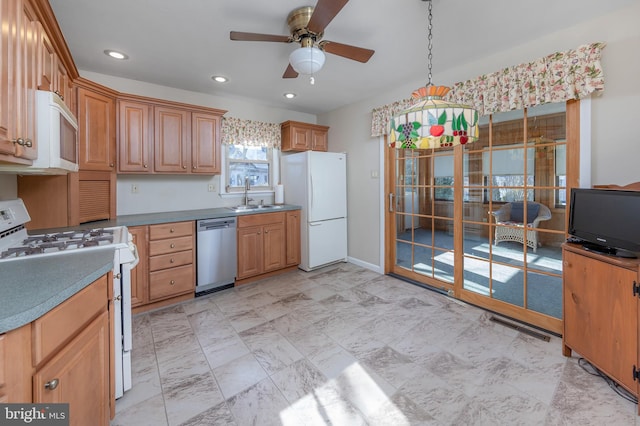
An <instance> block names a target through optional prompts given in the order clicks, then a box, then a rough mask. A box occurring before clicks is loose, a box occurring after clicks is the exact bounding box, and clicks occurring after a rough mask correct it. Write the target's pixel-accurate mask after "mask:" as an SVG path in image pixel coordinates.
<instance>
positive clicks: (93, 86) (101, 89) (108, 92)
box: [73, 77, 120, 98]
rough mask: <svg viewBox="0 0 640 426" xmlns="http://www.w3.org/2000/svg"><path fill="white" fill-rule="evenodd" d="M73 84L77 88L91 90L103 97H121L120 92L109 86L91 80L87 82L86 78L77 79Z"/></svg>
mask: <svg viewBox="0 0 640 426" xmlns="http://www.w3.org/2000/svg"><path fill="white" fill-rule="evenodd" d="M73 84H74V85H75V86H77V87H82V88H83V89H87V90H91V91H92V92H98V93H100V94H102V95H105V96H110V97H113V98H117V97H118V96H119V95H120V92H118V91H116V90H114V89H111V88H109V87H107V86H103V85H101V84H98V83H95V82H93V81H91V80H87V79H86V78H84V77H78V78H77V79H75V80H73Z"/></svg>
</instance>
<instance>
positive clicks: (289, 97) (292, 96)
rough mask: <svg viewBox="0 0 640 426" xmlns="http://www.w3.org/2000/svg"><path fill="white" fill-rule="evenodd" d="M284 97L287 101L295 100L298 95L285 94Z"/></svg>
mask: <svg viewBox="0 0 640 426" xmlns="http://www.w3.org/2000/svg"><path fill="white" fill-rule="evenodd" d="M282 96H284V97H285V98H287V99H293V98H295V97H296V94H295V93H285V94H283V95H282Z"/></svg>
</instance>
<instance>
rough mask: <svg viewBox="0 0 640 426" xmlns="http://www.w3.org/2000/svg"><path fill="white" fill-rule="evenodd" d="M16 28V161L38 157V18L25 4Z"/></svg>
mask: <svg viewBox="0 0 640 426" xmlns="http://www.w3.org/2000/svg"><path fill="white" fill-rule="evenodd" d="M18 5H19V16H18V26H17V44H16V54H17V57H16V59H17V62H16V63H17V67H16V74H15V75H16V78H15V80H14V83H15V90H16V100H17V103H18V104H17V110H16V111H17V113H16V117H15V118H16V134H15V136H16V137H17V139H16V140H18V141H20V140H22V142H18V144H17V146H16V153H15V156H16V157H21V158H25V159H29V160H33V159H35V158H36V157H37V156H38V151H37V150H36V148H37V139H36V73H37V62H36V52H37V49H36V45H37V40H36V30H37V28H36V18H35V14H34V12H33V11H32V10H31V7H30V6H29V5H28V4H27V2H26V1H20V2H19V3H18Z"/></svg>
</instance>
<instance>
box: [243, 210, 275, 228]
mask: <svg viewBox="0 0 640 426" xmlns="http://www.w3.org/2000/svg"><path fill="white" fill-rule="evenodd" d="M272 223H284V212H275V213H260V214H250V215H246V216H239V217H238V228H244V227H247V226H258V225H269V224H272Z"/></svg>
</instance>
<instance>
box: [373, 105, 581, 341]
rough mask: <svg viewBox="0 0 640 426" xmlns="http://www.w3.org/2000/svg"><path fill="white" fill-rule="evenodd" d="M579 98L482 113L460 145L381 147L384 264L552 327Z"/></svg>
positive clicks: (558, 310) (557, 310) (556, 321)
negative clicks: (385, 198) (386, 195)
mask: <svg viewBox="0 0 640 426" xmlns="http://www.w3.org/2000/svg"><path fill="white" fill-rule="evenodd" d="M578 105H579V104H577V103H573V104H571V109H572V110H571V111H565V104H560V105H557V104H554V105H546V106H541V107H536V108H531V109H528V110H524V111H515V112H510V113H505V114H496V115H494V116H490V117H486V118H485V121H484V122H483V123H481V126H480V138H479V140H478V141H476V142H474V143H472V144H467V145H464V146H458V147H455V148H449V149H442V150H413V151H412V150H394V149H391V148H389V149H388V152H387V156H388V158H387V163H386V164H387V166H389V167H388V172H387V173H391V176H389V177H388V181H387V182H389V183H391V185H389V186H390V187H392V188H393V191H392V193H391V195H390V199H389V202H390V205H389V213H388V215H387V222H386V223H387V233H386V240H387V241H388V243H387V257H386V259H387V267H386V269H387V271H388V272H390V273H393V274H396V275H399V276H401V277H405V278H408V279H411V280H413V281H416V282H418V283H422V284H425V285H428V286H432V287H435V288H437V289H440V290H443V291H446V292H447V293H448V294H450V295H453V296H455V297H457V298H460V299H462V300H465V301H468V302H470V303H473V304H476V305H480V306H483V307H486V308H488V309H490V310H493V311H496V312H499V313H502V314H504V315H507V316H510V317H512V318H516V319H519V320H522V321H524V322H527V323H531V324H534V325H536V326H540V327H542V328H545V329H547V330H550V331H553V332H557V333H560V332H561V324H562V294H561V291H562V255H561V248H560V245H561V244H562V242H563V241H564V240H565V237H566V231H565V230H566V225H567V223H566V222H567V215H566V207H567V206H566V203H567V198H568V197H567V194H568V192H567V191H568V189H569V187H570V185H569V184H568V182H577V161H575V160H573V161H570V160H569V159H570V158H577V156H578V145H579V144H578V137H577V133H576V129H577V127H576V126H577V124H576V123H571V122H570V121H569V120H567V115H568V114H569V115H570V116H571V117H575V119H576V120H577V116H578V114H577V113H576V111H577V108H578ZM568 123H569V125H568ZM570 153H571V155H569V154H570Z"/></svg>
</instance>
